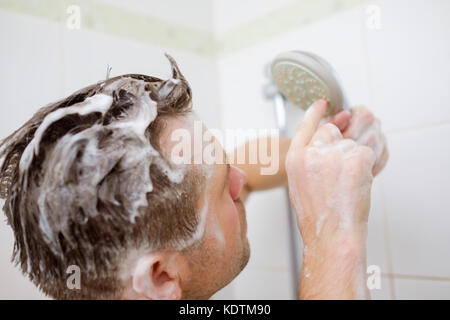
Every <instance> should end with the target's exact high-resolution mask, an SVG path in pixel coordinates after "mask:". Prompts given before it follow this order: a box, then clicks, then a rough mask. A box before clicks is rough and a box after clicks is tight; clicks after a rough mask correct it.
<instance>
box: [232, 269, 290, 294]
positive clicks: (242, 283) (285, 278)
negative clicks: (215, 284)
mask: <svg viewBox="0 0 450 320" xmlns="http://www.w3.org/2000/svg"><path fill="white" fill-rule="evenodd" d="M290 280H291V278H290V275H289V272H288V271H287V270H270V269H255V268H246V269H244V271H243V272H242V273H241V274H239V276H238V277H237V278H236V279H235V280H234V281H233V285H234V289H235V295H234V297H233V299H238V300H245V299H247V300H249V299H252V300H268V299H273V300H279V299H292V290H291V281H290Z"/></svg>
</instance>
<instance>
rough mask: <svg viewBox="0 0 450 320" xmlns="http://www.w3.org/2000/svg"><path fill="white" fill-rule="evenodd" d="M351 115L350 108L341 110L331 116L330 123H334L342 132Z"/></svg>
mask: <svg viewBox="0 0 450 320" xmlns="http://www.w3.org/2000/svg"><path fill="white" fill-rule="evenodd" d="M351 117H352V113H351V112H350V110H342V111H341V112H339V113H337V114H336V115H334V116H333V118H331V120H330V123H332V124H334V125H335V126H336V127H338V128H339V130H341V132H343V131H344V130H345V129H346V128H347V127H348V125H349V124H350V119H351Z"/></svg>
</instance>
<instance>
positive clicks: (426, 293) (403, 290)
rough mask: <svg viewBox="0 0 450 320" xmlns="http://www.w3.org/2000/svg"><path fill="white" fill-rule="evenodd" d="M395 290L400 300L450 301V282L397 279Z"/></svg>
mask: <svg viewBox="0 0 450 320" xmlns="http://www.w3.org/2000/svg"><path fill="white" fill-rule="evenodd" d="M395 288H396V293H397V299H399V300H417V299H419V300H428V299H433V300H434V299H436V300H448V299H450V281H431V280H412V279H395Z"/></svg>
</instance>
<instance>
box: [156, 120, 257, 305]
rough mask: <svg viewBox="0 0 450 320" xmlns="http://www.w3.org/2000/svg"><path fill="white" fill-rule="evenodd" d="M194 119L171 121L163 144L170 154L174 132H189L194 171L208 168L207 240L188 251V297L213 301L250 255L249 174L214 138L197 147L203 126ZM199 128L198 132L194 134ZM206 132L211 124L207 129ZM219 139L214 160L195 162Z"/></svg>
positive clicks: (203, 205) (202, 214)
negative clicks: (229, 161)
mask: <svg viewBox="0 0 450 320" xmlns="http://www.w3.org/2000/svg"><path fill="white" fill-rule="evenodd" d="M195 121H198V120H195V119H194V117H187V118H181V119H170V120H169V122H168V125H167V127H166V128H165V130H164V131H163V133H162V134H161V138H160V145H161V147H162V148H163V149H164V150H165V151H166V152H168V153H169V154H170V152H171V150H172V148H173V146H174V144H175V143H176V141H173V135H172V133H173V132H174V130H177V129H182V130H186V132H189V134H190V137H191V139H192V144H191V146H192V152H191V160H192V162H191V163H192V164H191V165H188V166H189V168H188V169H191V170H198V171H197V172H203V173H204V174H205V176H206V179H205V182H204V185H203V188H202V195H201V196H200V199H199V203H198V215H199V220H200V221H199V225H202V222H203V221H202V220H203V219H204V236H203V241H202V242H201V243H200V244H199V245H198V246H195V247H194V248H192V249H188V250H186V251H185V255H186V260H187V264H188V266H189V267H188V270H189V272H188V274H187V275H186V276H185V279H184V282H183V298H189V299H196V298H201V299H207V298H209V297H210V296H211V295H212V294H214V293H215V292H216V291H218V290H219V289H221V288H223V287H224V286H225V285H227V284H228V283H229V282H231V280H233V279H234V278H235V277H236V276H237V275H238V274H239V273H240V272H241V271H242V269H243V268H244V267H245V266H246V264H247V262H248V260H249V257H250V247H249V243H248V239H247V221H246V216H245V207H244V204H243V202H242V201H241V199H240V193H241V191H242V188H243V186H244V184H245V183H246V178H247V177H246V175H245V173H244V172H242V171H241V170H240V169H238V168H236V167H234V166H231V165H229V164H227V161H226V160H227V158H226V153H225V151H224V150H223V148H222V146H221V145H220V143H218V141H217V140H215V138H214V137H212V138H211V140H210V141H206V142H203V143H202V144H201V145H202V146H201V148H198V150H193V149H194V147H193V146H194V140H195V139H199V138H198V137H195V134H198V130H197V131H196V130H194V122H195ZM194 131H196V132H194ZM201 132H202V133H205V132H206V128H205V127H202V130H201ZM212 142H214V151H213V152H210V151H209V150H211V149H208V152H209V154H212V155H213V158H214V161H213V163H212V161H210V160H209V161H207V162H208V163H207V164H205V163H201V164H198V162H195V161H194V158H195V156H196V153H197V156H198V153H199V152H201V153H202V154H204V152H207V149H206V148H208V145H209V146H211V143H212Z"/></svg>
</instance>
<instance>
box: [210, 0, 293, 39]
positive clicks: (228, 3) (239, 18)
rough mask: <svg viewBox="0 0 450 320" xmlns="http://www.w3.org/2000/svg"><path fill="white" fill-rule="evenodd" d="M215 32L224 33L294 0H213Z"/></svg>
mask: <svg viewBox="0 0 450 320" xmlns="http://www.w3.org/2000/svg"><path fill="white" fill-rule="evenodd" d="M212 2H213V17H214V18H213V25H214V32H216V33H222V32H226V31H229V30H230V29H232V28H234V27H237V26H239V25H242V24H245V23H247V22H249V21H251V20H253V19H257V18H259V17H262V16H264V15H265V14H268V13H270V12H271V11H273V10H275V9H277V8H281V7H283V6H284V5H286V4H289V3H292V0H277V1H273V0H213V1H212Z"/></svg>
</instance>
